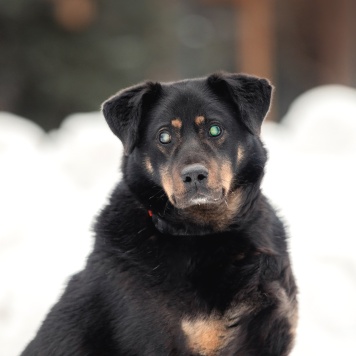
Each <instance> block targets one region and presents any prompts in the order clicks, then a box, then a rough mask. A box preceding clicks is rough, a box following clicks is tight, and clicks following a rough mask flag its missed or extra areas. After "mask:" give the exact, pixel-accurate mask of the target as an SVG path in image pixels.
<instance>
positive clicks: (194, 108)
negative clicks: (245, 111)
mask: <svg viewBox="0 0 356 356" xmlns="http://www.w3.org/2000/svg"><path fill="white" fill-rule="evenodd" d="M152 113H153V115H152V116H153V117H155V118H159V119H160V120H172V119H173V118H179V119H181V120H182V121H183V122H190V121H192V120H194V119H195V118H196V117H197V116H207V117H211V118H219V117H222V116H226V113H227V108H226V106H225V105H224V103H222V102H221V101H219V100H218V97H217V96H216V95H215V94H214V93H213V92H212V91H211V90H210V89H209V87H208V86H207V84H206V82H205V81H203V80H188V81H183V82H176V83H172V84H166V85H164V86H163V91H162V96H161V98H160V100H159V101H158V102H157V103H156V105H155V107H154V108H153V110H152Z"/></svg>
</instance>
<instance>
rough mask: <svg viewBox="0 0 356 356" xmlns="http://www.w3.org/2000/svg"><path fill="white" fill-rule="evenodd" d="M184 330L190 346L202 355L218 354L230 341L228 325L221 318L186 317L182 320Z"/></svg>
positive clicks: (211, 355)
mask: <svg viewBox="0 0 356 356" xmlns="http://www.w3.org/2000/svg"><path fill="white" fill-rule="evenodd" d="M182 330H183V332H184V333H185V335H186V337H187V340H188V345H189V347H190V348H191V349H192V351H193V352H196V353H199V354H200V355H206V356H213V355H217V354H218V352H219V350H220V349H221V348H222V347H224V346H225V345H226V342H227V341H228V337H227V336H228V335H227V331H226V327H225V325H224V324H223V322H222V321H221V320H214V319H196V320H187V319H185V320H183V321H182Z"/></svg>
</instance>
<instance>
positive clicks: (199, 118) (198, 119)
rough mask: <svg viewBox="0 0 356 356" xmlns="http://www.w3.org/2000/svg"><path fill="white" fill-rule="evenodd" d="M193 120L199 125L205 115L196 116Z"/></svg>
mask: <svg viewBox="0 0 356 356" xmlns="http://www.w3.org/2000/svg"><path fill="white" fill-rule="evenodd" d="M194 121H195V124H196V125H201V124H202V123H203V122H204V121H205V117H204V116H197V117H196V118H195V120H194Z"/></svg>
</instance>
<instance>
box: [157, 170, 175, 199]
mask: <svg viewBox="0 0 356 356" xmlns="http://www.w3.org/2000/svg"><path fill="white" fill-rule="evenodd" d="M160 174H161V181H162V187H163V189H164V191H165V192H166V194H167V196H168V199H169V200H170V202H171V203H172V204H173V201H172V195H173V182H172V178H171V176H170V175H169V173H168V168H167V167H163V168H161V169H160Z"/></svg>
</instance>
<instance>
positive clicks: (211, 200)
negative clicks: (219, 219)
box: [172, 191, 224, 209]
mask: <svg viewBox="0 0 356 356" xmlns="http://www.w3.org/2000/svg"><path fill="white" fill-rule="evenodd" d="M172 200H173V205H174V206H175V207H176V208H177V209H187V208H191V207H196V208H203V209H207V208H209V207H212V208H213V207H214V206H216V205H219V204H221V203H222V202H223V200H224V194H223V191H217V192H213V193H211V194H199V193H196V194H194V195H192V196H182V197H173V199H172Z"/></svg>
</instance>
